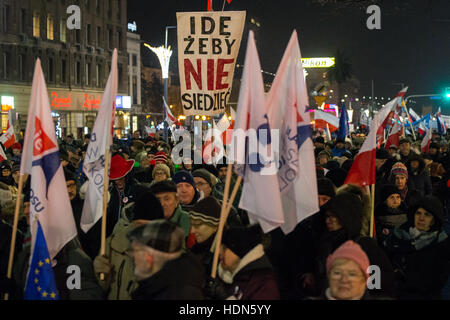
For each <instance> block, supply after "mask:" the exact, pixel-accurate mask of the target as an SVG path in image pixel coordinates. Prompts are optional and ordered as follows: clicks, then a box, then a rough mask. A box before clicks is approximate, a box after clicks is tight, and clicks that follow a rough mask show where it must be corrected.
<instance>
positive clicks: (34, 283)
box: [25, 221, 59, 300]
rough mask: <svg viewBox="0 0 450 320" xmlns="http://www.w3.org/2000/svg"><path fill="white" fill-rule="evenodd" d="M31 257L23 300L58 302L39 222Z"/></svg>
mask: <svg viewBox="0 0 450 320" xmlns="http://www.w3.org/2000/svg"><path fill="white" fill-rule="evenodd" d="M32 255H33V256H32V259H31V265H30V269H29V272H28V278H27V284H26V286H25V300H58V299H59V297H58V289H57V287H56V281H55V275H54V274H53V269H52V265H51V263H50V254H49V252H48V247H47V242H46V241H45V236H44V232H43V231H42V227H41V223H40V222H39V221H38V228H37V233H36V242H35V244H34V250H33V253H32ZM44 262H45V263H44Z"/></svg>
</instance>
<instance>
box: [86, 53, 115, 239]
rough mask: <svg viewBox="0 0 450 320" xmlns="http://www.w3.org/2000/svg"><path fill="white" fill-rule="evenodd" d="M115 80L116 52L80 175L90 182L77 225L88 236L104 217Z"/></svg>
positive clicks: (113, 112)
mask: <svg viewBox="0 0 450 320" xmlns="http://www.w3.org/2000/svg"><path fill="white" fill-rule="evenodd" d="M117 79H118V78H117V49H114V52H113V56H112V61H111V71H110V73H109V77H108V82H107V83H106V87H105V92H104V93H103V97H102V101H101V102H100V109H99V112H98V115H97V118H96V120H95V124H94V129H93V130H92V134H91V141H90V142H89V145H88V148H87V150H86V157H85V159H84V162H83V172H84V174H85V175H86V176H87V177H88V178H89V180H88V188H87V191H86V198H85V200H84V205H83V212H82V214H81V221H80V226H81V229H82V230H83V231H84V232H88V230H89V229H90V228H92V226H94V224H95V223H96V222H97V221H98V220H99V219H100V218H101V217H102V213H103V189H104V174H105V154H106V150H107V149H108V148H110V147H111V143H112V134H113V126H114V114H115V110H116V106H115V102H116V96H117V81H118V80H117Z"/></svg>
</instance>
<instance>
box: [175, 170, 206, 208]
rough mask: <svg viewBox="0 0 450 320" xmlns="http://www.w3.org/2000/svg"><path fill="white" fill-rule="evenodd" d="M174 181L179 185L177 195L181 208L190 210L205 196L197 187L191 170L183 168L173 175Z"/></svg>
mask: <svg viewBox="0 0 450 320" xmlns="http://www.w3.org/2000/svg"><path fill="white" fill-rule="evenodd" d="M172 181H173V182H175V184H176V185H177V197H178V200H179V201H180V204H181V208H182V209H183V210H185V211H188V212H189V211H190V209H191V208H192V207H193V206H194V205H195V204H196V203H197V202H198V201H199V200H200V199H201V198H203V197H202V196H201V194H200V192H199V191H198V190H197V188H196V187H195V181H194V177H193V176H192V174H191V173H190V172H188V171H184V170H181V171H178V172H177V173H176V174H175V175H174V176H173V178H172Z"/></svg>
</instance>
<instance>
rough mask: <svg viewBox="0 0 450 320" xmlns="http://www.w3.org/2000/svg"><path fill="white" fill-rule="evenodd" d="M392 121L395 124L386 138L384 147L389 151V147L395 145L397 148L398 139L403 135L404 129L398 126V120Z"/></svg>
mask: <svg viewBox="0 0 450 320" xmlns="http://www.w3.org/2000/svg"><path fill="white" fill-rule="evenodd" d="M394 121H395V123H394V126H393V128H392V130H391V132H390V133H389V136H388V138H387V141H386V145H385V147H384V148H385V149H389V147H390V146H391V145H395V146H396V147H397V148H398V147H399V144H400V137H401V136H402V135H403V131H404V129H403V126H402V125H401V124H400V122H399V119H397V118H395V119H394Z"/></svg>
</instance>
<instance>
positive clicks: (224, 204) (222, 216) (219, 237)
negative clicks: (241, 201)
mask: <svg viewBox="0 0 450 320" xmlns="http://www.w3.org/2000/svg"><path fill="white" fill-rule="evenodd" d="M232 166H233V165H232V164H231V163H230V164H228V170H227V178H226V180H225V192H224V194H223V200H222V210H221V211H220V222H219V229H218V230H217V238H216V248H215V249H214V260H213V266H212V270H211V277H212V278H215V277H216V274H217V263H218V261H219V250H220V243H221V242H222V234H223V228H224V226H225V221H226V217H225V212H226V208H227V203H228V193H229V192H230V182H231V170H232Z"/></svg>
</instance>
